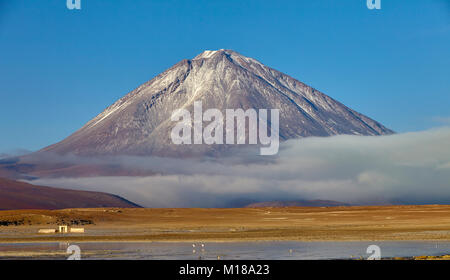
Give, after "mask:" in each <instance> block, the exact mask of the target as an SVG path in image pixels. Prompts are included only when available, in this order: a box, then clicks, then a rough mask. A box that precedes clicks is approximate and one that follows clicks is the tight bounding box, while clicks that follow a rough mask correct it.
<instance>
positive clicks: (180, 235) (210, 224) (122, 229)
mask: <svg viewBox="0 0 450 280" xmlns="http://www.w3.org/2000/svg"><path fill="white" fill-rule="evenodd" d="M62 224H67V225H73V226H76V227H84V228H85V233H82V234H76V233H68V234H38V230H39V229H41V228H57V226H58V225H62ZM269 240H271V241H273V240H278V241H286V240H297V241H363V240H374V241H375V240H398V241H400V240H442V241H444V240H450V206H449V205H423V206H351V207H284V208H283V207H280V208H235V209H199V208H193V209H192V208H189V209H188V208H176V209H150V208H97V209H95V208H92V209H65V210H13V211H0V242H8V243H10V242H40V241H169V242H170V241H219V242H220V241H234V242H236V241H269Z"/></svg>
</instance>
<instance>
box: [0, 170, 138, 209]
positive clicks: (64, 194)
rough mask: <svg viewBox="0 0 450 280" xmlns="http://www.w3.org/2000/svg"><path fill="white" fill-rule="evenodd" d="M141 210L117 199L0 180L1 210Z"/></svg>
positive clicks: (104, 194) (107, 195)
mask: <svg viewBox="0 0 450 280" xmlns="http://www.w3.org/2000/svg"><path fill="white" fill-rule="evenodd" d="M98 207H120V208H132V207H140V206H139V205H137V204H134V203H133V202H130V201H128V200H126V199H124V198H122V197H120V196H116V195H112V194H108V193H101V192H89V191H77V190H68V189H59V188H52V187H43V186H35V185H31V184H27V183H23V182H18V181H13V180H9V179H5V178H0V210H13V209H64V208H98Z"/></svg>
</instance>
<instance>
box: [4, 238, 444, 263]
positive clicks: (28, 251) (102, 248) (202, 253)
mask: <svg viewBox="0 0 450 280" xmlns="http://www.w3.org/2000/svg"><path fill="white" fill-rule="evenodd" d="M372 244H374V245H377V246H379V247H380V250H381V257H383V258H389V257H411V256H421V255H444V254H450V242H432V241H430V242H423V241H417V242H416V241H401V242H398V241H392V242H391V241H383V242H295V241H292V242H291V241H280V242H222V243H217V242H205V243H203V246H202V243H195V244H193V243H187V242H186V243H184V242H176V243H175V242H174V243H164V242H85V243H70V244H68V243H65V242H63V243H3V244H0V259H66V258H67V257H68V256H69V255H70V254H68V253H67V252H66V250H67V248H68V246H69V245H77V246H78V247H79V248H80V250H81V252H80V253H81V258H82V259H159V260H161V259H200V258H201V259H211V260H216V259H218V256H219V257H220V259H223V260H227V259H228V260H230V259H231V260H239V259H242V260H248V259H271V260H272V259H285V260H295V259H298V260H300V259H315V260H319V259H351V258H355V259H356V258H364V259H366V258H367V257H369V255H370V254H368V253H367V252H366V250H367V247H368V246H369V245H372ZM194 246H195V247H194Z"/></svg>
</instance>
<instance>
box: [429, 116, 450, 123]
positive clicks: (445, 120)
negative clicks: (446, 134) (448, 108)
mask: <svg viewBox="0 0 450 280" xmlns="http://www.w3.org/2000/svg"><path fill="white" fill-rule="evenodd" d="M433 121H434V122H436V123H439V124H444V125H450V117H434V118H433Z"/></svg>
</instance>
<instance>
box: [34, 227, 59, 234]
mask: <svg viewBox="0 0 450 280" xmlns="http://www.w3.org/2000/svg"><path fill="white" fill-rule="evenodd" d="M38 233H56V229H54V228H43V229H40V230H39V231H38Z"/></svg>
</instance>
